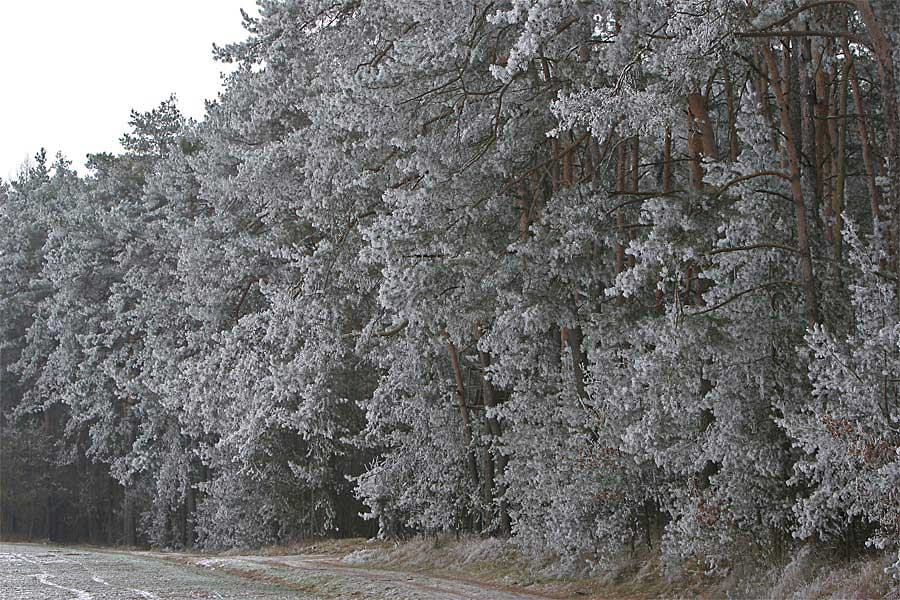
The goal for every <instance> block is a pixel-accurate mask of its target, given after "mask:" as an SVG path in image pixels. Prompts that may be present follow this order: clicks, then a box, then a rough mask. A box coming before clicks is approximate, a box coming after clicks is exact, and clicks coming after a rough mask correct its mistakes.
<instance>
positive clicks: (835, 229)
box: [831, 57, 853, 280]
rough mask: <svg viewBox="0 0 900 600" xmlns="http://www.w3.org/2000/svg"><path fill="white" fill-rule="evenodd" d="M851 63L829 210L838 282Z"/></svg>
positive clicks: (841, 101) (844, 75)
mask: <svg viewBox="0 0 900 600" xmlns="http://www.w3.org/2000/svg"><path fill="white" fill-rule="evenodd" d="M852 63H853V59H852V58H851V57H845V60H844V68H843V69H842V71H841V81H840V87H839V88H838V90H839V96H838V115H837V116H838V123H837V129H838V130H837V151H836V154H835V159H834V162H835V168H834V171H835V173H834V196H833V197H832V199H831V209H832V212H833V213H834V221H833V223H832V233H831V238H832V244H833V245H832V258H833V260H834V262H833V263H832V265H833V269H834V271H833V274H834V276H835V277H836V278H837V279H838V280H840V277H841V254H842V252H843V248H842V246H843V227H844V217H843V214H844V184H845V181H846V179H847V150H846V148H847V90H848V85H847V80H848V79H849V73H850V66H851V64H852Z"/></svg>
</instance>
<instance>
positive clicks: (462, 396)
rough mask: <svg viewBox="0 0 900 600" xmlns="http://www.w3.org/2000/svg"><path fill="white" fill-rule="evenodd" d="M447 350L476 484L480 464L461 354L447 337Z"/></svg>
mask: <svg viewBox="0 0 900 600" xmlns="http://www.w3.org/2000/svg"><path fill="white" fill-rule="evenodd" d="M447 351H448V352H449V353H450V364H451V365H452V367H453V377H454V379H455V381H456V398H457V400H458V402H459V416H460V418H461V419H462V426H463V428H462V443H463V448H465V451H466V464H467V465H468V470H469V477H470V478H471V481H472V482H473V483H475V484H477V483H478V464H477V461H476V458H475V452H474V448H473V447H472V422H471V419H470V417H469V404H468V401H467V400H466V385H465V381H464V380H463V373H462V368H461V367H460V364H459V354H458V353H457V352H456V345H454V343H453V342H452V341H451V340H450V339H449V337H448V339H447Z"/></svg>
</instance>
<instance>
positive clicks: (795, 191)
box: [762, 43, 820, 326]
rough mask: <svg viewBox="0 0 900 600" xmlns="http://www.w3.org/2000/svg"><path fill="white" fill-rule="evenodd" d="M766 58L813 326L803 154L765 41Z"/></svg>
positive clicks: (815, 300)
mask: <svg viewBox="0 0 900 600" xmlns="http://www.w3.org/2000/svg"><path fill="white" fill-rule="evenodd" d="M762 52H763V57H764V58H765V61H766V65H767V66H768V68H769V73H770V75H771V77H772V81H771V85H772V89H773V90H774V92H775V100H776V102H777V103H778V108H779V114H780V119H781V129H782V132H783V133H784V137H785V145H786V146H787V153H788V162H789V165H790V174H791V195H792V197H793V200H794V218H795V221H796V228H797V247H798V249H799V250H800V268H801V271H802V275H803V295H804V303H805V309H806V319H807V323H808V324H809V325H810V326H811V325H813V324H815V323H818V322H819V319H820V317H819V301H818V297H817V293H816V280H815V274H814V272H813V264H812V253H811V251H810V244H809V236H808V233H807V217H806V201H805V199H804V197H803V189H802V185H801V179H800V178H801V171H800V156H799V153H798V152H797V145H796V137H795V134H794V131H793V127H792V125H791V119H790V112H789V107H788V105H787V97H786V96H785V93H784V89H783V88H782V85H783V83H782V78H781V75H780V74H779V71H778V65H777V64H776V62H775V57H774V56H773V55H772V49H771V48H770V47H769V46H768V43H766V44H763V47H762Z"/></svg>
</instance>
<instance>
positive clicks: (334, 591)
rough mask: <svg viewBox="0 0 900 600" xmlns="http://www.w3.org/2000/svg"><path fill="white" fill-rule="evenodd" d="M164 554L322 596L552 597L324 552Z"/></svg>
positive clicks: (507, 599)
mask: <svg viewBox="0 0 900 600" xmlns="http://www.w3.org/2000/svg"><path fill="white" fill-rule="evenodd" d="M153 556H156V557H158V558H161V559H164V560H171V561H176V562H179V563H187V564H191V565H194V566H198V567H202V568H206V569H210V570H222V571H225V572H227V573H230V574H234V575H238V576H241V577H245V578H248V579H253V580H258V581H268V582H272V583H278V584H281V585H285V586H288V587H292V588H293V589H297V590H301V591H306V592H313V593H318V594H321V595H322V597H323V598H397V599H400V598H404V599H406V598H408V599H410V600H419V599H421V600H550V599H558V598H560V596H551V595H545V594H540V593H536V592H531V591H528V590H523V589H517V588H512V587H507V586H501V585H492V584H488V583H484V582H478V581H474V580H470V579H465V578H453V577H439V576H435V575H428V574H423V573H416V572H408V571H393V570H384V569H372V568H367V567H357V566H348V565H346V564H343V563H341V562H339V561H338V560H336V559H335V557H333V556H325V555H294V556H229V557H204V556H196V555H186V554H158V553H153Z"/></svg>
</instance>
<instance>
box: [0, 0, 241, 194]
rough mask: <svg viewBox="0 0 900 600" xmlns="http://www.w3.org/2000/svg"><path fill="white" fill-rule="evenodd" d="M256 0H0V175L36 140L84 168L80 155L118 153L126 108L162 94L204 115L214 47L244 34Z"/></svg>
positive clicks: (12, 169)
mask: <svg viewBox="0 0 900 600" xmlns="http://www.w3.org/2000/svg"><path fill="white" fill-rule="evenodd" d="M241 8H243V9H244V10H246V11H247V12H248V13H250V14H251V15H255V14H257V11H256V7H255V1H254V0H0V177H2V178H4V179H7V180H9V179H10V178H11V177H12V176H13V175H14V174H15V173H16V172H17V171H18V169H19V166H20V165H21V164H22V163H23V162H24V161H25V160H26V159H27V158H28V157H29V156H33V155H34V153H35V152H37V151H38V150H39V149H40V148H41V147H42V146H43V147H45V148H47V153H48V155H49V156H51V157H52V156H54V155H55V154H56V152H57V150H61V151H62V152H63V153H64V154H65V155H66V157H67V158H68V159H69V160H71V161H72V163H73V166H74V167H75V168H76V169H77V170H78V171H79V172H81V173H83V172H84V168H83V165H84V158H85V154H86V153H88V152H103V151H111V152H116V151H120V150H121V148H120V146H119V143H118V139H119V137H120V136H121V135H122V134H123V133H125V131H126V129H127V128H128V117H129V114H130V111H131V109H132V108H133V109H135V110H138V111H146V110H150V109H152V108H154V107H155V106H157V105H158V104H159V103H160V102H161V101H162V100H164V99H166V98H167V97H168V96H169V94H170V93H173V92H174V93H175V94H177V96H178V105H179V108H180V109H181V111H182V112H183V113H184V114H185V115H187V116H190V117H194V118H197V119H199V118H200V117H202V116H203V111H204V104H203V102H204V100H205V99H207V98H215V96H216V94H217V92H218V90H219V87H220V84H221V79H220V75H219V74H220V73H221V72H222V71H223V70H227V69H228V68H229V67H230V65H224V64H221V63H217V62H215V61H214V60H213V59H212V44H213V43H214V42H215V43H217V44H224V43H228V42H233V41H239V40H242V39H244V37H245V34H246V32H245V31H244V29H243V28H242V27H241V15H240V9H241Z"/></svg>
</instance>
